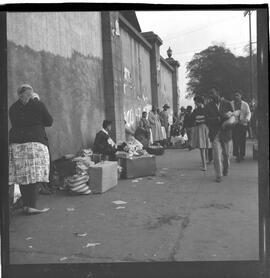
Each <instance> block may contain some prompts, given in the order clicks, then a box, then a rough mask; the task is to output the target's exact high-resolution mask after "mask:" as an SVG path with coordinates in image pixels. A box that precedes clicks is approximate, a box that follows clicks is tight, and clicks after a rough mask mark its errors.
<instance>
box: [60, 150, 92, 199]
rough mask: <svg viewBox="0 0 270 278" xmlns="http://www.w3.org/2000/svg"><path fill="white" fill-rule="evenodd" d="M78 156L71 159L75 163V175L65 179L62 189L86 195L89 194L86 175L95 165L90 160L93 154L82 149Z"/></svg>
mask: <svg viewBox="0 0 270 278" xmlns="http://www.w3.org/2000/svg"><path fill="white" fill-rule="evenodd" d="M78 154H79V155H80V156H77V157H75V158H73V159H72V161H74V162H75V163H76V174H75V175H73V176H71V177H67V178H66V179H65V184H64V187H65V188H66V189H67V190H68V191H70V192H71V193H74V194H82V195H88V194H90V193H91V190H90V188H89V185H88V181H89V174H88V173H89V169H90V167H91V166H93V165H95V163H94V162H93V161H92V159H91V156H92V154H93V152H92V150H91V149H84V150H81V151H80V152H79V153H78Z"/></svg>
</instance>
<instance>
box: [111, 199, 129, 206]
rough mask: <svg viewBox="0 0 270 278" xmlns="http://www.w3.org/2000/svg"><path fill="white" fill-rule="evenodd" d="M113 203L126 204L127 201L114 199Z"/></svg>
mask: <svg viewBox="0 0 270 278" xmlns="http://www.w3.org/2000/svg"><path fill="white" fill-rule="evenodd" d="M113 203H114V204H116V205H125V204H127V202H125V201H121V200H118V201H113Z"/></svg>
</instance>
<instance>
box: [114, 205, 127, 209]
mask: <svg viewBox="0 0 270 278" xmlns="http://www.w3.org/2000/svg"><path fill="white" fill-rule="evenodd" d="M124 208H126V207H121V206H120V207H117V208H116V209H124Z"/></svg>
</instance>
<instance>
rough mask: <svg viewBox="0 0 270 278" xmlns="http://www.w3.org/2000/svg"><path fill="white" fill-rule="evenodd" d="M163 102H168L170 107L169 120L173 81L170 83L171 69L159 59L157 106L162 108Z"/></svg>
mask: <svg viewBox="0 0 270 278" xmlns="http://www.w3.org/2000/svg"><path fill="white" fill-rule="evenodd" d="M164 104H168V105H169V106H170V109H169V110H168V113H169V115H170V121H171V120H172V115H173V83H172V71H171V70H170V69H169V68H168V67H167V66H166V65H165V64H164V62H163V61H162V60H161V63H160V90H159V97H158V106H159V108H160V109H162V107H163V105H164Z"/></svg>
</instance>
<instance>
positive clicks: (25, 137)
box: [9, 99, 53, 146]
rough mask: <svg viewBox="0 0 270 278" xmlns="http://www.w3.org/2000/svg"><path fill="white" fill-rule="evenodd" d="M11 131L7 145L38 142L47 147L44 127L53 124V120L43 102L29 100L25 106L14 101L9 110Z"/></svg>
mask: <svg viewBox="0 0 270 278" xmlns="http://www.w3.org/2000/svg"><path fill="white" fill-rule="evenodd" d="M9 118H10V122H11V126H12V127H11V129H10V132H9V143H10V144H12V143H19V144H21V143H28V142H39V143H42V144H44V145H46V146H48V138H47V135H46V132H45V127H49V126H51V125H52V123H53V118H52V116H51V115H50V113H49V112H48V110H47V108H46V106H45V105H44V103H43V102H41V101H38V100H36V99H35V100H32V99H31V100H29V102H28V103H27V104H25V105H23V104H22V103H21V101H19V100H18V101H16V102H15V103H14V104H13V105H12V106H11V107H10V109H9Z"/></svg>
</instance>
